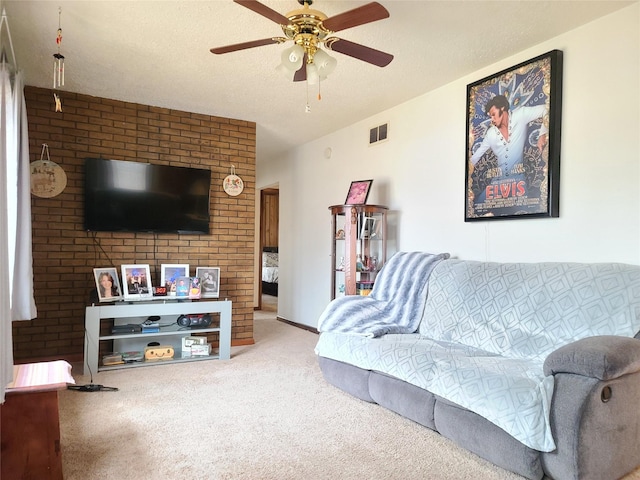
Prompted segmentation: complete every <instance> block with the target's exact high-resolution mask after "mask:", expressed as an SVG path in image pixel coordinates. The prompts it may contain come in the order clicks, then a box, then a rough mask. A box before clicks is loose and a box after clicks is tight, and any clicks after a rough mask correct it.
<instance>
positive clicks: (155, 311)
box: [84, 297, 231, 372]
mask: <svg viewBox="0 0 640 480" xmlns="http://www.w3.org/2000/svg"><path fill="white" fill-rule="evenodd" d="M203 313H219V314H220V315H219V320H220V323H219V326H214V325H216V322H215V321H214V323H213V325H212V326H210V327H206V328H188V327H180V326H179V325H177V323H176V324H170V325H167V326H163V327H162V328H160V331H159V332H154V333H142V332H138V333H123V334H108V335H101V334H100V323H101V320H102V319H113V320H114V323H123V322H118V320H119V319H128V320H130V321H129V322H127V321H124V323H142V321H143V320H144V319H146V318H147V317H149V316H151V315H158V316H160V317H161V320H160V322H159V323H160V325H163V324H166V323H167V321H171V322H174V321H176V320H177V317H178V316H179V315H188V314H203ZM163 316H166V317H167V319H163V318H162V317H163ZM85 330H86V335H85V342H84V359H85V362H84V367H89V370H90V372H99V371H104V370H113V369H117V368H131V367H141V366H149V365H161V364H167V363H181V362H193V361H201V360H211V359H220V360H228V359H230V358H231V301H230V300H219V301H195V302H191V301H184V300H174V299H173V298H172V297H168V298H167V299H166V300H163V301H162V303H161V302H159V301H157V300H156V301H149V302H144V303H143V302H135V303H126V302H125V303H118V304H109V305H92V306H88V307H87V308H86V311H85ZM212 332H219V347H218V353H217V354H211V355H209V356H202V357H200V356H193V357H187V358H181V353H180V348H179V346H178V345H177V344H176V345H175V347H174V349H175V355H174V358H173V359H171V360H157V361H146V362H133V363H125V364H120V365H109V366H106V365H101V364H100V363H99V350H100V348H99V345H100V342H101V341H104V340H113V341H114V343H119V344H120V345H122V346H124V348H123V349H122V350H118V351H130V350H140V351H143V350H144V347H145V346H146V345H147V343H149V342H151V341H157V342H159V343H161V344H165V343H169V344H171V343H172V342H173V343H177V342H182V337H188V336H191V335H193V334H197V333H199V334H203V333H212Z"/></svg>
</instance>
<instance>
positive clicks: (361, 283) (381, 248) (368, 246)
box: [329, 205, 388, 300]
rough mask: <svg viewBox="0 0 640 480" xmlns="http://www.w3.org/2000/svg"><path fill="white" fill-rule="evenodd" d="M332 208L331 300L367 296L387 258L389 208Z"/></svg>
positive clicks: (361, 206)
mask: <svg viewBox="0 0 640 480" xmlns="http://www.w3.org/2000/svg"><path fill="white" fill-rule="evenodd" d="M329 210H330V211H331V299H332V300H333V299H334V298H336V297H339V296H342V295H367V294H368V293H369V292H370V291H371V289H372V288H373V284H374V282H375V278H376V275H377V274H378V272H379V271H380V269H381V268H382V266H383V265H384V263H385V262H386V261H387V210H388V208H387V207H384V206H381V205H334V206H332V207H329Z"/></svg>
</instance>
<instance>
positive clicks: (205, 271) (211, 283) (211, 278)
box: [196, 267, 220, 298]
mask: <svg viewBox="0 0 640 480" xmlns="http://www.w3.org/2000/svg"><path fill="white" fill-rule="evenodd" d="M196 277H198V278H199V279H200V298H218V297H219V296H220V267H197V268H196Z"/></svg>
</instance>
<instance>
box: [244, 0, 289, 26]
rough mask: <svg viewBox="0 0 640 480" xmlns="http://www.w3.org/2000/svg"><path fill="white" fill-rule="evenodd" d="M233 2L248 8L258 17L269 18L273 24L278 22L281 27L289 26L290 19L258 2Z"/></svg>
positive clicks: (247, 0) (249, 0) (250, 0)
mask: <svg viewBox="0 0 640 480" xmlns="http://www.w3.org/2000/svg"><path fill="white" fill-rule="evenodd" d="M233 1H234V2H236V3H237V4H240V5H242V6H243V7H246V8H248V9H249V10H253V11H254V12H256V13H257V14H258V15H262V16H263V17H266V18H268V19H269V20H271V21H272V22H276V23H278V24H280V25H288V24H289V19H288V18H287V17H285V16H284V15H282V14H280V13H278V12H276V11H275V10H273V9H271V8H269V7H267V6H266V5H264V4H262V3H260V2H258V1H257V0H233Z"/></svg>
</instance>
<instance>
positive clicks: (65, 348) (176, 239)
mask: <svg viewBox="0 0 640 480" xmlns="http://www.w3.org/2000/svg"><path fill="white" fill-rule="evenodd" d="M60 95H61V98H62V107H63V112H61V113H60V112H58V113H56V112H55V104H54V100H53V95H52V91H51V90H49V89H41V88H34V87H26V88H25V97H26V103H27V115H28V119H29V152H30V161H35V160H39V159H40V154H41V150H42V144H43V143H46V144H47V145H49V151H50V155H51V160H52V161H54V162H56V163H57V164H59V165H60V166H61V167H62V168H63V169H64V170H65V172H66V174H67V187H66V189H65V190H64V192H62V193H61V194H60V195H58V196H57V197H53V198H39V197H36V196H33V195H32V200H31V208H32V221H33V270H34V291H35V301H36V306H37V308H38V317H37V318H36V319H34V320H31V321H22V322H14V324H13V325H14V327H13V342H14V357H15V359H16V360H21V359H30V360H31V359H45V358H66V359H70V360H77V359H80V358H82V354H83V348H84V311H85V307H86V305H87V304H88V302H89V298H90V293H91V290H92V289H93V288H95V281H94V278H93V268H94V267H108V266H115V267H117V269H118V274H119V275H120V265H122V264H138V263H142V264H149V265H150V269H151V277H152V280H153V284H154V285H157V284H159V282H160V265H161V264H163V263H188V264H189V265H190V270H191V272H190V273H191V274H192V275H193V274H195V268H196V267H197V266H219V267H220V298H229V299H230V300H232V302H233V328H232V343H233V344H235V345H238V344H250V343H253V289H254V278H253V276H254V267H253V265H254V263H253V262H254V230H255V220H254V218H255V175H256V169H255V154H256V153H255V152H256V148H255V146H256V145H255V144H256V127H255V123H252V122H246V121H242V120H233V119H229V118H220V117H213V116H208V115H202V114H195V113H189V112H182V111H176V110H169V109H165V108H159V107H152V106H148V105H140V104H135V103H127V102H122V101H117V100H109V99H105V98H97V97H91V96H88V95H81V94H74V93H69V92H60ZM86 157H94V158H96V157H101V158H110V159H115V160H129V161H136V162H149V163H153V164H164V165H175V166H190V167H196V168H207V169H210V170H211V172H212V175H211V177H212V185H211V192H210V197H211V204H210V212H211V224H210V226H211V234H210V235H177V234H150V233H111V232H86V231H84V230H83V221H84V220H83V219H84V217H83V215H84V207H83V202H84V198H83V197H84V195H83V182H84V159H85V158H86ZM231 165H234V166H235V172H236V174H237V175H239V176H240V177H241V178H242V179H243V181H244V186H245V188H244V191H243V193H242V194H241V195H239V196H237V197H230V196H228V195H227V194H226V193H225V192H224V190H223V189H222V181H223V179H224V178H225V177H226V176H227V175H228V174H229V173H230V169H231ZM120 281H121V282H122V279H120Z"/></svg>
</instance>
